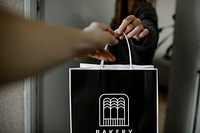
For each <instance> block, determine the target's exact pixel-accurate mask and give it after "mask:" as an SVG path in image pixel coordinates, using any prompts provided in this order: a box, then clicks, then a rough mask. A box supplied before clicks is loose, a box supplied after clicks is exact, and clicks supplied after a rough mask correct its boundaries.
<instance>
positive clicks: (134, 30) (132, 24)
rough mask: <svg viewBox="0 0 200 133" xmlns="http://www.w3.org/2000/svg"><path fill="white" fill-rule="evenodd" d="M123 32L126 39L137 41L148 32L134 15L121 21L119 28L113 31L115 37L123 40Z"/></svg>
mask: <svg viewBox="0 0 200 133" xmlns="http://www.w3.org/2000/svg"><path fill="white" fill-rule="evenodd" d="M123 32H124V33H125V34H127V37H128V38H135V39H136V40H138V41H139V40H140V39H142V38H143V37H145V36H146V35H148V34H149V30H148V29H146V28H144V26H143V24H142V22H141V20H140V19H139V18H136V17H135V16H134V15H129V16H128V17H127V18H125V19H124V20H123V21H122V23H121V25H120V26H119V28H118V29H117V30H115V35H116V37H119V39H124V35H123V34H122V33H123Z"/></svg>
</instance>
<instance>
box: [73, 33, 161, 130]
mask: <svg viewBox="0 0 200 133" xmlns="http://www.w3.org/2000/svg"><path fill="white" fill-rule="evenodd" d="M125 38H126V40H127V44H128V39H127V37H126V35H125ZM128 50H129V60H130V65H104V62H103V61H102V62H101V64H100V65H92V64H83V65H81V67H80V68H71V69H70V70H69V74H70V75H69V77H70V78H69V79H70V81H69V83H70V87H69V88H70V91H69V92H70V93H69V94H70V133H158V115H157V103H158V101H157V98H158V94H157V88H158V85H157V84H158V78H157V69H156V68H154V67H153V66H151V65H150V66H137V65H132V59H131V52H130V47H129V44H128Z"/></svg>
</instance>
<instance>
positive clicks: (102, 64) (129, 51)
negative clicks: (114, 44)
mask: <svg viewBox="0 0 200 133" xmlns="http://www.w3.org/2000/svg"><path fill="white" fill-rule="evenodd" d="M123 35H124V37H125V39H126V43H127V45H128V53H129V63H130V69H133V63H132V56H131V48H130V44H129V41H128V37H127V36H126V34H125V33H123ZM104 49H105V50H107V49H108V44H106V46H105V48H104ZM103 67H104V60H101V63H100V69H102V68H103Z"/></svg>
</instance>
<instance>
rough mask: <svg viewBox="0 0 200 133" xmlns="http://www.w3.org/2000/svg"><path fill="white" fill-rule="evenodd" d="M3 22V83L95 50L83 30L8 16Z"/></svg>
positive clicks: (0, 41) (0, 46)
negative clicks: (92, 49) (91, 49)
mask: <svg viewBox="0 0 200 133" xmlns="http://www.w3.org/2000/svg"><path fill="white" fill-rule="evenodd" d="M0 20H1V21H0V26H1V28H0V29H1V31H0V32H1V33H0V34H1V35H0V61H1V63H0V64H1V65H0V81H4V80H6V81H9V80H13V79H19V78H22V77H25V76H29V75H32V74H35V73H38V72H40V71H43V70H44V69H47V68H49V67H51V66H53V65H56V64H58V63H61V62H62V61H65V60H68V59H69V58H71V57H73V56H76V55H79V54H83V53H82V52H88V51H85V50H84V49H87V50H88V49H89V48H88V47H92V45H89V44H90V43H93V42H92V41H93V40H90V39H91V38H89V34H86V33H83V32H82V31H81V30H76V29H70V28H61V27H60V28H58V27H54V26H50V25H46V24H43V23H39V22H33V21H25V20H24V19H22V18H19V17H18V16H16V17H15V16H12V15H11V14H9V13H8V14H7V13H4V12H3V13H2V12H1V14H0ZM86 43H87V45H86ZM13 66H14V67H13Z"/></svg>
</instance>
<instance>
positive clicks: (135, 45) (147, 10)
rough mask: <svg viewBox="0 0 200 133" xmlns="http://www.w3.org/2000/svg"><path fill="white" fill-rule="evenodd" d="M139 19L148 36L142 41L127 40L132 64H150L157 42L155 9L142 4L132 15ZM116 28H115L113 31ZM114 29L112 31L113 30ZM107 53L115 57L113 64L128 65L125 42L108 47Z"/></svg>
mask: <svg viewBox="0 0 200 133" xmlns="http://www.w3.org/2000/svg"><path fill="white" fill-rule="evenodd" d="M133 15H135V16H136V17H137V18H140V19H141V21H142V24H143V25H144V27H145V28H147V29H148V30H149V34H148V35H147V36H146V37H144V38H143V39H142V40H140V41H137V40H135V39H133V38H132V39H129V43H130V45H131V46H130V47H131V52H132V62H133V64H140V65H142V64H151V62H152V59H153V56H154V52H155V49H156V47H157V42H158V28H157V26H158V24H157V21H158V20H157V14H156V11H155V9H154V8H153V7H152V6H151V5H149V4H142V5H141V6H139V7H138V8H137V9H136V10H135V12H134V13H133ZM116 28H118V27H115V29H116ZM115 29H114V30H115ZM109 51H110V52H111V53H112V54H113V55H114V56H115V57H116V61H115V62H113V63H114V64H128V63H129V57H128V47H127V44H126V40H125V39H123V40H119V44H118V45H115V46H111V47H109Z"/></svg>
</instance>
